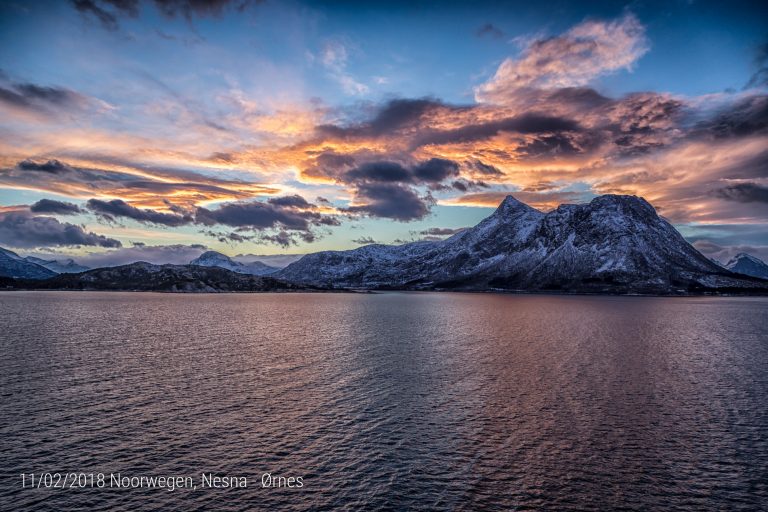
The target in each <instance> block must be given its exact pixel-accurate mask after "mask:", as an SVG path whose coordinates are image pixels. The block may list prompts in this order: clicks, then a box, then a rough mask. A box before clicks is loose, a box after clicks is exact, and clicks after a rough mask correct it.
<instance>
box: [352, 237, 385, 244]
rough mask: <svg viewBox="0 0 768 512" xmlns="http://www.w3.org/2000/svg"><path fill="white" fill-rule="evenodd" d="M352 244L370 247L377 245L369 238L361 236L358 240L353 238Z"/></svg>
mask: <svg viewBox="0 0 768 512" xmlns="http://www.w3.org/2000/svg"><path fill="white" fill-rule="evenodd" d="M352 243H355V244H359V245H371V244H378V243H379V242H377V241H376V240H374V239H373V238H371V237H370V236H361V237H360V238H355V239H354V240H352Z"/></svg>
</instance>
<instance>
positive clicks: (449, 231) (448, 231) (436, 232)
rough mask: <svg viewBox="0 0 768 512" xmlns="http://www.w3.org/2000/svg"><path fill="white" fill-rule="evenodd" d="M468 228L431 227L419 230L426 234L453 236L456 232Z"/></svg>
mask: <svg viewBox="0 0 768 512" xmlns="http://www.w3.org/2000/svg"><path fill="white" fill-rule="evenodd" d="M466 229H467V228H429V229H425V230H423V231H419V234H420V235H425V236H451V235H455V234H456V233H461V232H462V231H464V230H466Z"/></svg>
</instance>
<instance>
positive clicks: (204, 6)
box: [72, 0, 260, 31]
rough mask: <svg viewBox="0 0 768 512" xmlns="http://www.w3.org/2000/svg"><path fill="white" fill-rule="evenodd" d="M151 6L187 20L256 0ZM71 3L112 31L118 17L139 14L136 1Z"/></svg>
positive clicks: (163, 1)
mask: <svg viewBox="0 0 768 512" xmlns="http://www.w3.org/2000/svg"><path fill="white" fill-rule="evenodd" d="M151 3H153V4H154V5H155V7H156V8H157V10H158V11H160V13H161V14H162V15H163V16H165V17H166V18H176V17H183V18H185V19H186V20H188V21H192V20H193V19H194V18H216V17H219V16H221V15H222V14H223V13H224V11H225V10H226V9H227V8H228V7H229V6H233V7H234V8H235V9H236V10H237V11H239V12H242V11H243V10H245V8H246V7H248V6H249V5H255V4H258V3H260V2H259V1H257V0H152V2H151ZM72 5H73V6H74V7H75V9H77V11H78V12H80V14H82V15H83V16H86V17H88V16H93V17H94V18H95V19H96V20H97V21H98V22H99V23H100V24H101V26H102V27H104V28H105V29H107V30H110V31H115V30H118V29H119V28H120V23H119V20H120V18H122V17H130V18H136V17H138V16H139V13H140V11H139V1H138V0H72Z"/></svg>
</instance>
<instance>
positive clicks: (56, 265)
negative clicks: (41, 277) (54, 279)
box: [24, 256, 90, 274]
mask: <svg viewBox="0 0 768 512" xmlns="http://www.w3.org/2000/svg"><path fill="white" fill-rule="evenodd" d="M24 259H25V260H27V261H29V262H31V263H35V264H37V265H40V266H41V267H45V268H47V269H48V270H51V271H53V272H56V273H57V274H77V273H78V272H85V271H86V270H90V268H89V267H86V266H83V265H79V264H78V263H77V262H76V261H75V260H73V259H71V258H69V259H66V260H61V261H59V260H44V259H42V258H36V257H34V256H27V257H26V258H24Z"/></svg>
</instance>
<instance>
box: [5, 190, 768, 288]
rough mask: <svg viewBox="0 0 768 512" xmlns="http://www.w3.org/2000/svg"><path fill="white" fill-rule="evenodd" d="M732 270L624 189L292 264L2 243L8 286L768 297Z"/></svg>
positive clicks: (755, 272) (754, 265) (755, 277)
mask: <svg viewBox="0 0 768 512" xmlns="http://www.w3.org/2000/svg"><path fill="white" fill-rule="evenodd" d="M726 267H727V268H724V267H723V266H720V265H718V264H717V263H715V262H713V261H712V260H710V259H708V258H706V257H705V256H704V255H702V254H701V253H699V252H698V251H697V250H696V249H695V248H694V247H693V246H691V245H690V244H689V243H688V242H686V241H685V240H684V239H683V237H682V236H681V235H680V233H679V232H678V231H677V230H675V229H674V228H673V227H672V226H671V225H670V224H669V223H668V222H667V221H666V220H664V219H663V218H661V217H659V216H658V215H657V213H656V211H655V210H654V208H653V207H652V206H651V205H650V204H648V203H647V202H646V201H645V200H644V199H641V198H638V197H634V196H618V195H604V196H600V197H597V198H595V199H593V200H592V201H591V202H590V203H588V204H582V205H561V206H560V207H558V208H557V209H555V210H553V211H551V212H548V213H543V212H540V211H538V210H536V209H534V208H532V207H530V206H528V205H526V204H524V203H521V202H520V201H518V200H516V199H515V198H514V197H512V196H507V198H506V199H505V200H504V201H503V202H502V203H501V205H499V207H498V208H497V209H496V211H495V212H494V213H493V214H492V215H491V216H489V217H488V218H486V219H484V220H483V221H482V222H480V223H479V224H478V225H477V226H475V227H473V228H470V229H466V230H464V231H461V232H459V233H457V234H455V235H453V236H452V237H450V238H447V239H445V240H441V241H429V242H427V241H423V242H413V243H408V244H404V245H397V246H390V245H379V244H373V245H367V246H364V247H360V248H357V249H354V250H350V251H325V252H318V253H314V254H308V255H306V256H304V257H302V258H301V259H300V260H298V261H296V262H294V263H291V264H290V265H288V266H287V267H285V268H283V269H277V268H276V267H272V266H269V265H266V264H264V263H261V262H258V261H257V262H251V263H241V262H238V261H235V260H233V259H231V258H229V257H227V256H225V255H224V254H221V253H218V252H215V251H209V252H206V253H204V254H202V255H201V256H200V257H199V258H196V259H194V260H192V261H191V262H190V264H189V265H153V264H150V263H146V262H138V263H132V264H130V265H123V266H119V267H108V268H101V269H95V270H87V271H83V272H79V273H59V272H66V271H68V270H69V271H74V270H76V269H79V268H83V267H79V266H78V265H77V264H76V263H75V262H73V261H71V260H67V261H65V262H57V261H48V260H40V259H37V258H32V257H27V258H22V257H20V256H18V255H17V254H16V253H14V252H12V251H7V250H4V249H0V276H3V277H4V278H5V279H0V284H2V285H3V286H5V287H9V288H34V289H77V290H80V289H99V290H155V291H171V292H181V291H185V292H212V291H279V290H302V289H404V290H476V291H485V290H491V291H521V292H548V291H549V292H564V293H619V294H635V293H638V294H643V293H648V294H688V293H710V292H711V293H760V294H768V280H766V279H765V278H768V265H766V264H765V263H763V262H762V261H760V260H759V259H757V258H755V257H753V256H749V255H746V254H740V255H738V256H736V258H734V260H733V261H731V262H729V263H728V264H727V266H726ZM11 278H15V279H11Z"/></svg>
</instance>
